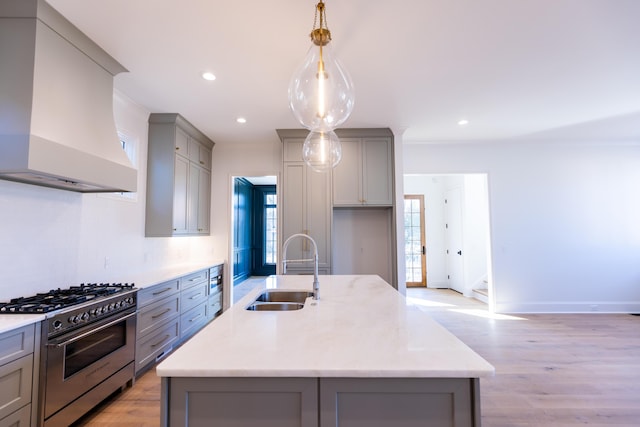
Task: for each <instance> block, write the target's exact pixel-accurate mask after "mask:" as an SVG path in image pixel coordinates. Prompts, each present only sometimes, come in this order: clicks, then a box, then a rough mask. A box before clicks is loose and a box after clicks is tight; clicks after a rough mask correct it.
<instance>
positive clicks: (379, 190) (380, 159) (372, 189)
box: [362, 138, 393, 206]
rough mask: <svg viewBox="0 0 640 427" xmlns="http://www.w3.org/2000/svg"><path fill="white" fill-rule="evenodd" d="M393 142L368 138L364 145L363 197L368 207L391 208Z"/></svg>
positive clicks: (387, 139)
mask: <svg viewBox="0 0 640 427" xmlns="http://www.w3.org/2000/svg"><path fill="white" fill-rule="evenodd" d="M391 158H392V156H391V140H390V139H389V138H368V139H364V140H363V145H362V195H363V200H364V204H366V205H367V206H391V204H392V199H393V189H392V186H391V183H392V182H393V168H392V164H391Z"/></svg>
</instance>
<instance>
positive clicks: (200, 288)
mask: <svg viewBox="0 0 640 427" xmlns="http://www.w3.org/2000/svg"><path fill="white" fill-rule="evenodd" d="M222 269H223V266H222V265H216V266H213V267H211V268H207V269H203V270H199V271H196V272H193V273H190V274H187V275H185V276H182V277H179V278H177V279H174V280H169V281H167V282H163V283H160V284H158V285H154V286H150V287H147V288H143V289H141V290H139V291H138V318H137V324H136V375H138V374H140V373H141V372H142V371H143V370H145V369H146V368H148V367H149V366H150V365H152V364H153V363H154V362H156V361H158V360H160V359H161V358H162V357H164V356H165V355H167V354H168V353H169V352H170V351H171V350H172V349H173V348H174V347H175V346H177V345H178V344H180V343H182V342H183V341H185V340H186V339H188V338H189V337H191V336H192V335H193V334H195V333H196V332H198V331H199V330H200V329H202V327H204V326H205V325H206V324H207V323H208V322H209V321H211V320H213V319H214V318H215V317H216V316H217V315H218V314H219V313H220V312H221V311H222ZM210 274H211V277H212V279H211V281H210V280H209V277H210Z"/></svg>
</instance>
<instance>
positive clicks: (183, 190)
mask: <svg viewBox="0 0 640 427" xmlns="http://www.w3.org/2000/svg"><path fill="white" fill-rule="evenodd" d="M174 173H175V175H174V181H173V232H174V234H184V233H186V232H187V231H188V227H187V218H188V217H187V215H188V205H187V200H188V199H189V197H188V188H189V185H188V183H189V160H187V159H185V158H183V157H181V156H175V171H174Z"/></svg>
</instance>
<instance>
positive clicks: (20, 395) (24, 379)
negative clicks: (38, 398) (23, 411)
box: [0, 354, 33, 419]
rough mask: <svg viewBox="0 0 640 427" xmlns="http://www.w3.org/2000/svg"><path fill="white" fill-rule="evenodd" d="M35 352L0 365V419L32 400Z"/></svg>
mask: <svg viewBox="0 0 640 427" xmlns="http://www.w3.org/2000/svg"><path fill="white" fill-rule="evenodd" d="M32 379H33V354H29V355H27V356H24V357H22V358H20V359H18V360H14V361H13V362H9V363H7V364H6V365H2V366H0V419H2V418H4V417H6V416H7V415H9V414H11V413H12V412H15V411H17V410H18V409H20V408H21V407H23V406H24V405H27V404H28V403H29V402H31V384H32Z"/></svg>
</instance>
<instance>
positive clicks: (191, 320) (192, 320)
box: [189, 313, 202, 322]
mask: <svg viewBox="0 0 640 427" xmlns="http://www.w3.org/2000/svg"><path fill="white" fill-rule="evenodd" d="M201 316H202V313H200V314H198V315H197V316H196V317H194V318H192V319H189V322H195V321H196V319H197V318H198V317H201Z"/></svg>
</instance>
